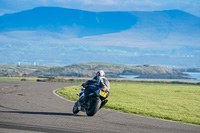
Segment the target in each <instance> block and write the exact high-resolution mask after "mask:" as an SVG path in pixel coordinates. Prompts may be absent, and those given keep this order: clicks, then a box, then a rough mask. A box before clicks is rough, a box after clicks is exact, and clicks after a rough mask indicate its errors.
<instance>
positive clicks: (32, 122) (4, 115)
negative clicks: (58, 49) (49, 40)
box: [0, 81, 200, 133]
mask: <svg viewBox="0 0 200 133" xmlns="http://www.w3.org/2000/svg"><path fill="white" fill-rule="evenodd" d="M70 85H73V84H70V83H49V82H2V81H1V82H0V133H33V132H48V133H55V132H59V133H62V132H75V133H76V132H113V133H117V132H119V133H121V132H130V133H199V132H200V126H196V125H190V124H182V123H178V122H171V121H165V120H159V119H153V118H146V117H142V116H137V115H131V114H125V113H120V112H117V111H111V110H105V109H101V110H100V111H99V112H97V114H96V115H95V116H93V117H88V116H86V114H85V113H83V112H81V113H79V114H78V115H74V114H73V113H72V107H73V104H74V103H73V102H70V101H67V100H64V99H61V98H60V97H58V96H56V95H55V94H53V90H55V89H58V88H62V87H66V86H70Z"/></svg>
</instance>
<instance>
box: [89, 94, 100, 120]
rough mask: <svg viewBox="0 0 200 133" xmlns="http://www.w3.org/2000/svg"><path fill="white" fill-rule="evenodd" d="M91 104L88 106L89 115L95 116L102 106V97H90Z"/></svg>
mask: <svg viewBox="0 0 200 133" xmlns="http://www.w3.org/2000/svg"><path fill="white" fill-rule="evenodd" d="M90 104H91V105H90V106H89V107H87V108H86V114H87V116H94V115H95V114H96V112H97V111H98V110H99V108H100V106H101V99H100V98H99V97H95V98H92V99H90Z"/></svg>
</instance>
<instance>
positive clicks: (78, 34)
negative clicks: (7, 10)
mask: <svg viewBox="0 0 200 133" xmlns="http://www.w3.org/2000/svg"><path fill="white" fill-rule="evenodd" d="M199 36H200V18H199V17H196V16H193V15H191V14H189V13H186V12H183V11H180V10H164V11H130V12H119V11H113V12H90V11H82V10H76V9H67V8H60V7H37V8H34V9H31V10H25V11H22V12H18V13H13V14H5V15H3V16H0V45H1V48H0V57H1V58H0V62H1V63H2V64H18V63H21V64H24V65H33V64H34V62H35V63H37V64H39V65H69V64H76V63H82V62H110V63H119V64H152V65H164V66H173V67H174V66H182V67H200V54H199V51H200V45H199V42H200V37H199Z"/></svg>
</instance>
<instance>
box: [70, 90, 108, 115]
mask: <svg viewBox="0 0 200 133" xmlns="http://www.w3.org/2000/svg"><path fill="white" fill-rule="evenodd" d="M84 91H85V88H84V87H83V86H81V90H80V93H79V95H78V96H79V98H78V100H77V101H76V102H75V104H74V107H73V113H74V114H77V113H78V112H79V111H83V112H86V114H87V116H94V115H95V114H96V113H97V111H98V110H100V109H101V108H102V107H103V106H104V105H105V104H106V103H107V102H108V100H107V99H106V98H107V97H108V92H107V89H98V90H96V91H95V92H90V93H89V100H88V102H87V103H85V101H84V96H85V94H84Z"/></svg>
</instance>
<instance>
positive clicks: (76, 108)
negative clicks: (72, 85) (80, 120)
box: [72, 103, 79, 114]
mask: <svg viewBox="0 0 200 133" xmlns="http://www.w3.org/2000/svg"><path fill="white" fill-rule="evenodd" d="M72 111H73V113H74V114H77V113H78V112H79V110H78V106H77V103H75V104H74V107H73V110H72Z"/></svg>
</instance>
